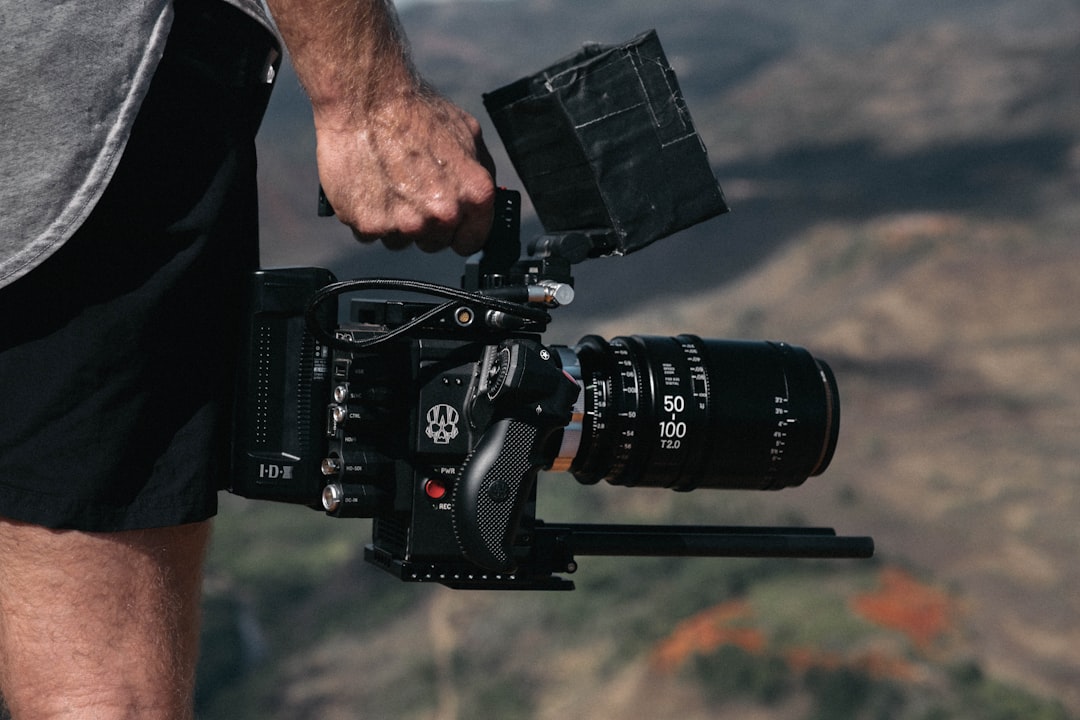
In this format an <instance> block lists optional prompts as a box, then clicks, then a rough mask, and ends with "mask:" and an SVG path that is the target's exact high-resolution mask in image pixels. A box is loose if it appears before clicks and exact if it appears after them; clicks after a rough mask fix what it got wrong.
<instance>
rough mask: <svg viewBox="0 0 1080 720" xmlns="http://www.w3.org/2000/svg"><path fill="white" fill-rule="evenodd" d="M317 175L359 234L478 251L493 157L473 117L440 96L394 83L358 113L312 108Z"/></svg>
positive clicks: (491, 190)
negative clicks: (396, 88)
mask: <svg viewBox="0 0 1080 720" xmlns="http://www.w3.org/2000/svg"><path fill="white" fill-rule="evenodd" d="M315 128H316V137H317V139H318V163H319V179H320V181H321V182H322V186H323V191H324V192H325V193H326V197H327V199H328V200H329V201H330V204H331V205H332V206H333V207H334V212H335V213H336V214H337V216H338V218H339V219H341V221H342V222H344V223H346V224H348V225H350V226H351V227H352V228H353V234H354V235H355V236H356V238H357V239H358V240H360V241H362V242H373V241H375V240H380V239H381V240H382V242H383V243H384V244H385V245H386V246H387V247H389V248H393V249H397V248H402V247H405V246H407V245H408V244H409V243H410V242H414V243H416V246H417V247H419V248H420V249H421V250H424V251H425V252H434V251H436V250H441V249H442V248H445V247H451V248H453V249H454V250H455V251H456V252H458V253H459V254H461V255H469V254H472V253H474V252H476V251H478V250H479V249H480V248H481V246H482V245H483V243H484V240H485V239H486V238H487V234H488V231H489V229H490V228H491V218H492V208H493V203H494V196H495V186H494V181H493V176H494V165H493V164H492V162H491V157H490V156H489V155H488V152H487V148H486V147H485V146H484V142H483V139H482V138H481V133H480V124H479V123H478V122H477V121H476V119H475V118H473V117H472V116H471V115H469V114H468V113H466V112H465V111H463V110H461V109H460V108H458V107H456V106H455V105H453V104H452V103H450V102H449V101H447V100H446V99H444V98H442V97H440V96H439V95H436V94H434V93H430V92H425V91H423V90H421V91H419V92H417V91H408V92H402V93H401V94H399V95H397V96H396V97H393V98H390V99H389V100H387V101H385V102H384V103H383V104H382V105H381V106H380V107H378V108H377V109H373V110H371V111H369V112H367V113H365V115H364V116H363V117H362V118H359V119H353V120H352V121H351V122H334V121H331V120H329V119H327V118H324V117H320V116H319V115H318V114H316V118H315Z"/></svg>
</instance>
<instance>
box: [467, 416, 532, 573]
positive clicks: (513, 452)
mask: <svg viewBox="0 0 1080 720" xmlns="http://www.w3.org/2000/svg"><path fill="white" fill-rule="evenodd" d="M545 434H546V433H545V432H544V431H543V430H542V429H541V428H540V427H537V426H535V425H530V424H528V423H524V422H521V421H520V420H514V419H509V418H507V419H503V420H499V421H497V422H495V423H494V424H493V425H492V426H491V427H490V428H488V430H487V432H486V433H484V437H483V438H481V439H480V442H479V444H477V446H476V450H474V451H473V453H472V454H471V455H470V456H469V457H468V459H467V460H466V461H465V467H464V470H463V471H462V474H461V480H460V481H459V482H458V484H457V487H456V489H455V495H454V510H453V522H454V533H455V535H457V541H458V545H459V546H460V549H461V552H462V554H463V555H464V556H465V557H466V558H468V560H470V561H471V562H473V563H475V564H476V565H479V566H480V567H483V568H486V569H488V570H492V571H494V572H511V571H513V570H514V568H515V567H516V563H515V561H514V558H513V555H512V554H511V547H512V545H513V542H514V535H515V534H516V532H517V526H518V522H519V521H520V520H521V511H522V510H523V509H524V507H525V502H526V500H528V498H529V494H530V492H531V491H532V485H533V483H534V482H535V481H536V473H537V472H539V470H540V468H541V466H542V465H543V458H542V454H541V446H542V442H543V435H545Z"/></svg>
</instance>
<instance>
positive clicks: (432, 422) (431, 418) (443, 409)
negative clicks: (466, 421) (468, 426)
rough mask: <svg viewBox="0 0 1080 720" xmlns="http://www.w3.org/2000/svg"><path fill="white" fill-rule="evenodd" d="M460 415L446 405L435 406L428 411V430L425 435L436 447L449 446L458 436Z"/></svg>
mask: <svg viewBox="0 0 1080 720" xmlns="http://www.w3.org/2000/svg"><path fill="white" fill-rule="evenodd" d="M459 419H460V415H459V414H458V411H457V410H455V409H454V408H453V407H452V406H450V405H446V404H445V403H442V404H439V405H434V406H432V408H431V409H430V410H428V411H427V429H426V430H425V431H424V434H425V435H427V436H428V437H429V438H431V439H432V440H433V441H434V442H435V444H436V445H449V444H450V441H451V440H453V439H454V438H456V437H457V436H458V420H459Z"/></svg>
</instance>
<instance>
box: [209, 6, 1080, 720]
mask: <svg viewBox="0 0 1080 720" xmlns="http://www.w3.org/2000/svg"><path fill="white" fill-rule="evenodd" d="M402 19H403V22H404V24H405V26H406V29H407V31H408V33H409V36H410V38H411V41H412V44H413V48H414V53H415V57H416V59H417V63H418V65H419V66H420V68H421V69H422V70H423V71H424V73H425V74H426V75H427V76H428V78H429V79H430V80H431V81H432V82H433V83H434V84H435V85H436V86H437V87H439V88H440V89H441V90H442V91H443V92H445V93H446V94H448V95H449V96H451V97H452V98H454V99H455V101H457V102H458V103H459V104H461V105H463V106H464V107H466V108H467V109H469V110H470V111H471V112H473V114H475V115H476V116H477V117H478V118H480V119H481V120H482V121H483V122H484V123H485V133H486V137H487V138H488V140H489V145H490V146H491V148H492V150H493V151H494V154H495V155H496V158H497V161H498V162H499V180H500V183H502V184H506V185H510V186H515V185H516V181H515V178H514V176H513V171H512V169H511V168H510V166H509V164H508V163H507V162H506V161H505V156H504V155H503V154H502V153H501V149H500V148H499V147H498V141H497V139H496V135H495V133H494V131H493V129H491V126H490V124H489V123H488V121H487V118H486V115H485V113H484V111H483V108H482V105H481V102H480V95H481V93H482V92H485V91H489V90H492V89H494V88H496V87H499V86H501V85H503V84H505V83H507V82H510V81H512V80H515V79H517V78H518V77H521V76H522V75H525V74H528V73H531V72H533V71H535V70H538V69H539V68H541V67H543V66H545V65H547V64H549V63H550V62H552V61H554V60H555V59H557V58H560V57H562V56H564V55H567V54H569V53H571V52H574V51H575V50H576V49H577V48H578V47H579V46H580V45H581V44H582V42H584V41H587V40H597V41H602V42H608V43H611V42H619V41H623V40H627V39H629V38H631V37H633V36H634V35H636V34H637V33H638V32H640V31H642V30H645V29H648V28H656V29H657V31H658V32H659V35H660V38H661V40H662V42H663V44H664V48H665V50H666V52H667V55H668V57H669V59H670V60H671V62H672V64H673V66H674V68H675V70H676V72H677V73H678V75H679V78H680V82H681V84H682V88H683V91H684V94H685V96H686V99H687V103H688V105H689V107H690V110H691V113H692V114H693V117H694V120H695V122H696V124H697V127H698V129H699V131H700V133H701V135H702V137H703V138H704V141H705V144H706V146H707V147H708V148H709V154H710V158H711V160H712V163H713V165H714V168H715V170H716V174H717V177H718V178H719V179H720V182H721V185H722V186H723V187H724V190H725V192H726V194H727V197H728V200H729V202H730V203H731V205H732V206H733V212H732V213H730V214H728V215H726V216H723V217H721V218H718V219H715V220H712V221H709V222H707V223H704V224H702V225H700V226H698V227H696V228H693V229H691V230H689V231H686V232H684V233H681V234H680V235H678V236H676V237H674V238H670V239H668V240H665V241H662V242H660V243H657V244H656V245H653V246H651V247H650V248H647V249H646V250H643V251H641V252H640V253H638V254H636V255H632V256H630V257H627V258H622V259H603V260H596V261H591V262H590V263H586V264H585V265H583V266H579V267H580V271H579V272H577V273H576V277H577V286H578V299H577V301H576V302H575V304H574V305H573V306H572V307H570V308H566V309H564V310H561V311H559V312H558V316H557V317H556V322H555V324H554V326H553V329H552V330H551V331H550V332H549V333H548V337H547V340H548V341H549V342H553V343H563V344H565V343H573V342H575V341H576V340H577V338H578V337H580V336H581V335H582V334H585V333H588V332H594V333H598V334H602V335H604V336H611V335H614V334H624V333H653V334H665V335H667V334H675V333H678V332H693V333H696V334H699V335H701V336H705V337H722V338H726V337H745V338H769V339H784V340H787V341H790V342H792V343H795V344H799V345H803V346H806V347H808V348H810V349H811V350H812V351H813V352H814V354H815V355H818V356H820V357H823V358H825V359H826V360H828V361H829V363H830V364H831V365H832V367H833V369H834V370H835V371H836V374H837V376H838V382H839V384H840V389H841V395H842V403H843V420H842V424H841V437H840V444H839V448H838V451H837V454H836V456H835V459H834V461H833V463H832V466H831V467H830V469H829V471H828V472H827V473H826V474H825V475H823V476H822V477H819V478H813V479H811V480H809V481H808V482H807V483H806V485H804V486H803V487H801V488H797V489H791V490H786V491H784V492H781V493H776V494H771V493H770V494H764V493H747V492H743V493H735V492H731V493H728V492H710V491H698V492H695V493H692V494H689V495H676V494H675V493H669V492H666V491H662V490H655V491H653V490H645V489H642V490H629V489H623V488H612V487H607V486H604V487H588V488H587V487H583V486H579V485H578V484H577V483H576V482H574V481H573V480H572V479H570V478H569V477H563V476H557V475H552V476H547V477H544V478H542V479H541V481H540V482H541V484H540V494H541V498H540V512H539V513H538V514H539V516H541V517H544V518H545V519H548V520H573V521H602V522H679V523H695V522H708V523H778V522H783V523H792V522H795V523H805V524H810V525H826V526H834V527H836V528H837V530H838V531H840V532H841V533H845V534H855V535H863V534H869V535H873V536H874V538H875V539H876V541H877V548H878V552H877V557H876V558H875V559H874V560H873V561H829V562H809V561H776V560H766V561H763V560H679V561H671V560H651V559H604V558H583V559H582V560H581V566H582V567H581V570H580V571H579V572H578V573H577V574H576V575H575V576H574V580H575V582H576V583H577V586H578V589H577V590H576V591H575V592H573V593H553V594H507V593H488V594H484V593H475V592H455V591H451V590H447V589H444V588H441V587H434V586H421V585H416V586H413V585H405V584H401V583H399V582H398V581H396V580H393V579H392V578H390V577H389V576H387V575H384V574H382V573H381V572H380V571H378V570H377V569H375V568H374V567H372V566H367V565H365V564H364V563H363V562H362V560H361V559H360V556H361V550H362V547H363V544H364V543H365V542H366V541H367V539H368V533H369V526H368V523H367V522H366V521H334V520H330V519H326V518H323V517H322V516H321V515H319V514H317V513H313V512H310V511H305V510H304V509H302V508H292V507H280V506H274V505H271V504H268V503H254V502H249V501H244V500H240V499H238V498H232V497H223V498H222V500H223V508H222V514H221V518H220V520H219V522H218V524H217V537H216V542H215V546H214V549H213V555H212V559H211V567H210V570H209V573H208V582H207V594H206V602H205V607H206V617H207V623H206V631H205V634H204V644H205V657H204V660H203V664H202V667H201V669H200V695H199V717H200V718H203V719H204V720H211V719H215V718H231V719H236V718H282V719H284V718H289V719H297V718H319V719H320V720H321V719H334V718H356V717H369V718H417V719H421V718H423V719H438V720H450V719H452V718H472V717H491V718H500V719H501V718H668V717H670V718H686V719H690V718H715V717H737V718H743V719H746V718H749V719H751V720H753V719H755V718H762V719H764V718H776V719H780V720H786V719H790V720H803V719H807V720H810V719H817V718H822V719H824V718H829V719H830V720H835V719H838V718H840V719H843V718H860V719H862V718H866V719H875V720H876V719H882V720H884V719H886V718H890V719H891V718H895V719H898V720H901V719H902V720H907V719H913V720H931V719H935V720H936V719H938V718H973V719H974V718H979V719H980V720H981V719H984V718H1000V719H1002V720H1004V719H1005V718H1016V719H1017V720H1019V719H1021V718H1022V719H1024V720H1029V719H1031V718H1035V719H1040V718H1046V719H1063V718H1076V717H1080V622H1078V620H1080V563H1078V562H1077V548H1078V547H1080V529H1078V523H1077V518H1078V517H1080V494H1078V493H1077V491H1076V486H1077V484H1078V482H1080V465H1078V463H1077V445H1078V440H1077V438H1078V437H1080V317H1078V311H1080V289H1078V287H1077V278H1078V277H1080V242H1077V237H1076V234H1077V232H1076V228H1077V227H1078V226H1080V35H1078V34H1077V32H1076V28H1078V27H1080V3H1077V2H1075V0H967V1H964V2H954V3H940V2H927V1H924V0H909V1H908V2H903V3H901V2H890V1H886V0H881V1H878V2H873V3H864V2H856V1H854V0H823V1H821V2H817V3H812V4H811V3H804V2H798V1H796V0H774V1H773V2H770V3H755V2H750V1H749V0H746V1H740V0H730V1H718V0H669V1H668V2H664V3H653V4H649V5H646V4H644V3H639V2H632V1H630V0H591V1H590V2H588V3H579V2H572V1H571V0H513V1H503V2H476V3H470V2H454V3H446V4H439V5H424V4H415V5H410V6H409V7H408V8H406V9H404V10H403V12H402ZM276 93H277V94H276V97H275V100H274V103H273V105H272V108H271V112H270V115H269V116H268V118H267V120H266V122H265V123H264V127H263V132H262V135H261V142H260V148H261V176H262V192H263V195H262V207H263V223H262V227H263V247H264V252H263V255H264V258H263V259H264V264H266V265H290V264H297V265H323V266H327V267H330V268H332V269H333V270H334V271H335V272H336V273H337V274H338V276H339V277H353V276H405V277H423V278H426V279H434V280H439V281H442V282H446V283H449V284H456V283H457V278H458V276H459V275H460V271H461V265H460V259H458V258H456V257H454V256H452V255H449V254H445V255H440V256H427V255H423V254H422V253H419V252H416V251H411V250H410V251H405V252H401V253H390V252H387V251H385V250H382V249H378V248H367V247H362V246H357V245H356V244H355V243H354V242H353V241H352V240H351V237H350V235H349V233H348V231H347V230H346V229H344V228H343V227H341V226H340V225H338V224H337V223H336V222H335V221H333V220H326V219H317V218H315V217H314V204H315V203H314V194H315V193H314V191H315V188H316V186H317V177H316V173H315V169H314V165H313V162H312V157H313V155H314V139H313V137H312V135H311V131H310V110H309V108H308V107H307V105H306V103H305V101H304V99H303V95H302V93H301V92H300V91H299V89H298V88H297V87H296V83H295V80H294V79H293V78H292V76H291V75H289V74H287V73H286V74H285V75H284V76H283V78H282V81H281V83H280V86H279V87H278V89H277V91H276ZM527 226H528V227H527V230H526V234H528V233H529V232H536V231H537V227H536V225H535V223H534V222H532V223H527Z"/></svg>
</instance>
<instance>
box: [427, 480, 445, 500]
mask: <svg viewBox="0 0 1080 720" xmlns="http://www.w3.org/2000/svg"><path fill="white" fill-rule="evenodd" d="M446 493H447V488H446V481H444V480H443V479H442V478H437V477H434V478H428V479H427V480H425V481H424V494H425V495H427V496H428V497H429V498H431V499H432V500H442V499H443V498H444V497H446Z"/></svg>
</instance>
